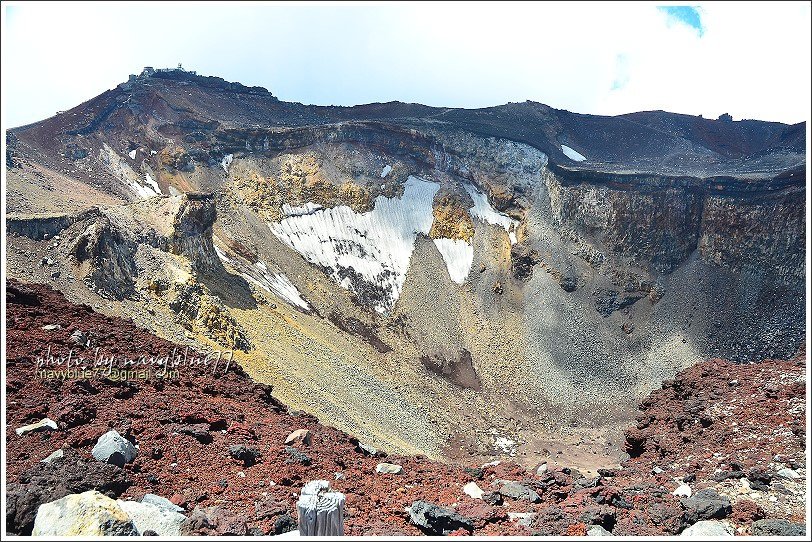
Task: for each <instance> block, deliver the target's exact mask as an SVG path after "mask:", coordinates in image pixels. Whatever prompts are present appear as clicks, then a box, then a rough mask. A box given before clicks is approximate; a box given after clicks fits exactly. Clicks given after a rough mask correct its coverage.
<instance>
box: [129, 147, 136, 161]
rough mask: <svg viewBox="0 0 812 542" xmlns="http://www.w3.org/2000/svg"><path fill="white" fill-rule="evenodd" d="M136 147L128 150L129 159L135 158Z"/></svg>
mask: <svg viewBox="0 0 812 542" xmlns="http://www.w3.org/2000/svg"><path fill="white" fill-rule="evenodd" d="M135 153H136V149H133V150H131V151H130V160H135Z"/></svg>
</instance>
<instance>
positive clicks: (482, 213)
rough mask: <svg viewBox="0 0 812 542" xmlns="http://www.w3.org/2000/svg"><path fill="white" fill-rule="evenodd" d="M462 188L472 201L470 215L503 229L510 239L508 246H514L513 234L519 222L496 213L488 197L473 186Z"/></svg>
mask: <svg viewBox="0 0 812 542" xmlns="http://www.w3.org/2000/svg"><path fill="white" fill-rule="evenodd" d="M463 186H464V187H465V191H466V192H468V195H469V196H471V199H472V200H474V206H473V207H471V214H472V215H473V216H475V217H476V218H479V219H480V220H482V221H483V222H487V223H488V224H493V225H494V226H502V227H503V228H505V231H506V232H507V233H508V236H509V237H510V244H514V243H515V242H516V235H515V234H514V233H513V232H514V231H515V229H516V226H518V225H519V222H518V221H516V220H513V219H512V218H510V217H509V216H507V215H503V214H502V213H499V212H497V211H496V209H494V208H493V207H491V204H490V203H489V202H488V197H487V196H486V195H485V194H483V193H482V192H480V191H479V190H477V189H476V187H475V186H474V185H472V184H465V185H463Z"/></svg>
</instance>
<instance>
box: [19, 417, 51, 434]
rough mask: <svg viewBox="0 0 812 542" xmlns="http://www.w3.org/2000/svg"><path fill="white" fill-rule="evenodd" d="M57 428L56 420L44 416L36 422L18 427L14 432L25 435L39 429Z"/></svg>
mask: <svg viewBox="0 0 812 542" xmlns="http://www.w3.org/2000/svg"><path fill="white" fill-rule="evenodd" d="M55 429H57V426H56V422H55V421H53V420H52V419H51V418H43V419H41V420H40V421H38V422H36V423H32V424H29V425H24V426H22V427H18V428H17V429H15V430H14V432H15V433H17V435H19V436H23V435H25V434H28V433H35V432H38V431H53V430H55Z"/></svg>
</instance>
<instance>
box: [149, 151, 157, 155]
mask: <svg viewBox="0 0 812 542" xmlns="http://www.w3.org/2000/svg"><path fill="white" fill-rule="evenodd" d="M149 153H150V154H152V155H155V154H158V152H157V151H149Z"/></svg>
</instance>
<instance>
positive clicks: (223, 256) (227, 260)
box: [214, 245, 232, 263]
mask: <svg viewBox="0 0 812 542" xmlns="http://www.w3.org/2000/svg"><path fill="white" fill-rule="evenodd" d="M214 251H215V252H216V253H217V256H218V257H219V258H220V260H221V261H223V262H225V263H232V260H231V258H229V257H228V256H226V253H225V252H223V251H222V250H220V249H219V248H218V247H217V245H215V246H214Z"/></svg>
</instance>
